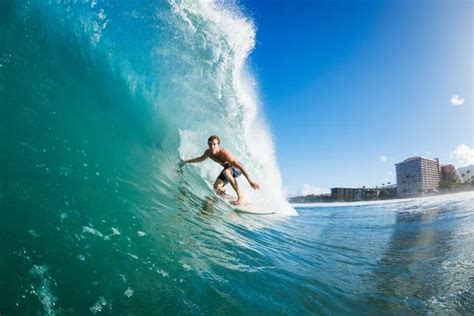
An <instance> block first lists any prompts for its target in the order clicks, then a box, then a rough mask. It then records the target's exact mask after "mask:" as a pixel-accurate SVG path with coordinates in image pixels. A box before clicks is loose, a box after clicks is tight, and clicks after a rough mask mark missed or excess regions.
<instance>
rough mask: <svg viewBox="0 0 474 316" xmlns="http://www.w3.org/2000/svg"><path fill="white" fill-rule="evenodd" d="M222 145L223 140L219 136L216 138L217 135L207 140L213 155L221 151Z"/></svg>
mask: <svg viewBox="0 0 474 316" xmlns="http://www.w3.org/2000/svg"><path fill="white" fill-rule="evenodd" d="M220 144H221V139H220V138H219V136H216V135H212V136H211V137H209V139H208V140H207V145H208V146H209V149H210V150H211V151H212V153H213V154H215V153H217V152H218V151H219V148H220Z"/></svg>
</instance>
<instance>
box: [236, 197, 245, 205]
mask: <svg viewBox="0 0 474 316" xmlns="http://www.w3.org/2000/svg"><path fill="white" fill-rule="evenodd" d="M243 204H244V199H242V198H238V199H237V201H235V205H237V206H242V205H243Z"/></svg>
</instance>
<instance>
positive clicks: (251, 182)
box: [231, 160, 260, 190]
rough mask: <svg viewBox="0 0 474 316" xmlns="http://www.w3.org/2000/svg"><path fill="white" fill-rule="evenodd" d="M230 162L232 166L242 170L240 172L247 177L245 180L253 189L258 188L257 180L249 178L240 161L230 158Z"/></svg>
mask: <svg viewBox="0 0 474 316" xmlns="http://www.w3.org/2000/svg"><path fill="white" fill-rule="evenodd" d="M231 164H232V165H233V166H235V167H237V168H239V169H240V171H242V174H243V175H244V176H245V178H247V181H248V182H249V184H250V186H251V187H252V188H253V189H255V190H258V189H260V185H259V184H258V183H257V182H255V181H253V180H252V179H250V176H249V174H248V172H247V170H245V168H244V166H243V165H242V164H241V163H240V162H238V161H237V160H232V161H231Z"/></svg>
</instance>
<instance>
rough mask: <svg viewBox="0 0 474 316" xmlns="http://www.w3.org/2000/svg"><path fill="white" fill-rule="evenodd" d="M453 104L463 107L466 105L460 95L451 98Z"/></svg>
mask: <svg viewBox="0 0 474 316" xmlns="http://www.w3.org/2000/svg"><path fill="white" fill-rule="evenodd" d="M451 104H452V105H463V104H464V99H463V98H461V97H460V96H458V95H453V96H452V97H451Z"/></svg>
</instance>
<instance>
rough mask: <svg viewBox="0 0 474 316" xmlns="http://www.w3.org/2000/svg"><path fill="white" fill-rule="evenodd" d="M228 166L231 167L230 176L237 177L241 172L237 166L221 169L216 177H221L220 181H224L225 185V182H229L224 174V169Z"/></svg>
mask: <svg viewBox="0 0 474 316" xmlns="http://www.w3.org/2000/svg"><path fill="white" fill-rule="evenodd" d="M228 168H231V169H232V176H233V177H234V178H237V177H239V176H240V175H241V174H242V171H240V169H238V168H235V167H227V168H224V170H222V171H221V173H220V174H219V176H218V177H217V179H221V180H222V181H224V185H227V183H229V180H227V178H226V177H225V174H224V171H225V170H226V169H228Z"/></svg>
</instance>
